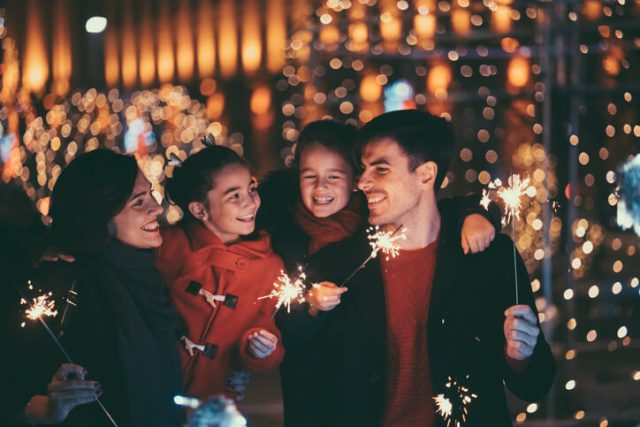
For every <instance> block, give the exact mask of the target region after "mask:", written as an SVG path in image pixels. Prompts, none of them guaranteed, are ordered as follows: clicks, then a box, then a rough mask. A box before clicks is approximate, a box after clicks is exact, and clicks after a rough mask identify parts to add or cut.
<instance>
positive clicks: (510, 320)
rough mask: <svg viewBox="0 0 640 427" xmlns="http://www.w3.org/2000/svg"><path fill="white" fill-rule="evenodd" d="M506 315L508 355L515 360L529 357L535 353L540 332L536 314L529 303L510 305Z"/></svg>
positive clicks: (505, 329)
mask: <svg viewBox="0 0 640 427" xmlns="http://www.w3.org/2000/svg"><path fill="white" fill-rule="evenodd" d="M504 315H505V317H506V319H505V320H504V337H505V338H506V340H507V345H506V353H507V356H508V357H509V358H511V359H514V360H524V359H527V358H528V357H530V356H531V355H532V354H533V350H534V349H535V347H536V342H537V341H538V335H539V334H540V328H539V327H538V322H537V319H536V315H535V314H534V313H533V310H531V307H529V306H528V305H514V306H512V307H509V308H508V309H507V310H506V311H505V312H504Z"/></svg>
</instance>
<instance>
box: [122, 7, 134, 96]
mask: <svg viewBox="0 0 640 427" xmlns="http://www.w3.org/2000/svg"><path fill="white" fill-rule="evenodd" d="M127 10H128V11H129V12H128V13H125V18H124V24H123V28H122V40H121V41H122V70H121V71H122V83H123V84H124V87H125V88H126V89H133V88H134V87H135V85H136V80H137V78H138V63H137V58H136V36H135V30H134V27H133V17H132V13H131V12H132V11H131V8H130V6H129V7H128V8H127Z"/></svg>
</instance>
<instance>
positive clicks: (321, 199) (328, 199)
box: [313, 197, 333, 203]
mask: <svg viewBox="0 0 640 427" xmlns="http://www.w3.org/2000/svg"><path fill="white" fill-rule="evenodd" d="M313 201H314V202H316V203H329V202H332V201H333V197H314V198H313Z"/></svg>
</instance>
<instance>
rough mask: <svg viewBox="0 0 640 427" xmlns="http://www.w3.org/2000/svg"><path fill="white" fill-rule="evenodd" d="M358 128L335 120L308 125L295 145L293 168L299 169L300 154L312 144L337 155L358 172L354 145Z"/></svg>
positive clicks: (319, 121)
mask: <svg viewBox="0 0 640 427" xmlns="http://www.w3.org/2000/svg"><path fill="white" fill-rule="evenodd" d="M357 135H358V128H357V127H355V126H354V125H350V124H347V123H341V122H337V121H335V120H318V121H315V122H312V123H309V124H308V125H307V126H306V127H305V128H304V129H303V130H302V132H301V133H300V137H299V138H298V143H297V144H296V157H295V161H294V166H295V168H296V169H297V168H299V167H300V157H301V156H302V152H303V151H304V150H305V149H306V148H307V147H309V146H311V145H314V144H319V145H322V146H323V147H325V148H327V149H329V150H331V151H334V152H336V153H338V154H339V155H340V156H341V157H342V158H343V159H344V160H345V161H346V162H347V163H349V165H351V167H352V168H353V171H354V173H355V172H357V170H358V165H359V161H357V160H356V156H355V151H354V144H355V140H356V136H357Z"/></svg>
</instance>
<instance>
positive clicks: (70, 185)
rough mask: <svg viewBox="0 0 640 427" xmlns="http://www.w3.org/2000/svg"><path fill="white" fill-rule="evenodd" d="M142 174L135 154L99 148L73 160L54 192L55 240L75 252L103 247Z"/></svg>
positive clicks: (53, 230) (51, 209) (57, 244)
mask: <svg viewBox="0 0 640 427" xmlns="http://www.w3.org/2000/svg"><path fill="white" fill-rule="evenodd" d="M137 175H138V164H137V163H136V160H135V159H134V158H133V157H130V156H126V155H123V154H117V153H115V152H113V151H110V150H95V151H91V152H89V153H86V154H83V155H81V156H79V157H78V158H76V159H75V160H73V161H72V162H71V163H70V164H69V165H68V166H67V167H66V168H65V169H64V170H63V171H62V174H61V175H60V177H59V178H58V181H57V182H56V185H55V187H54V188H53V193H52V194H51V208H50V210H49V215H50V216H51V218H52V220H53V222H52V228H51V237H52V244H53V245H55V246H56V247H57V248H59V249H63V250H65V251H68V252H70V253H72V254H74V255H77V254H82V253H87V252H94V251H98V250H100V249H101V248H102V247H103V246H104V245H105V243H106V242H107V239H108V237H109V232H108V228H107V227H108V224H109V222H110V221H111V220H112V219H113V217H115V216H116V215H117V214H118V213H119V212H120V211H121V210H122V209H123V208H124V206H125V204H126V202H127V200H128V199H129V196H131V193H132V191H133V186H134V184H135V181H136V177H137Z"/></svg>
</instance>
